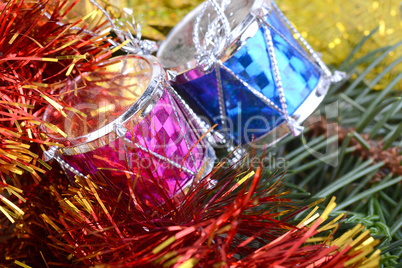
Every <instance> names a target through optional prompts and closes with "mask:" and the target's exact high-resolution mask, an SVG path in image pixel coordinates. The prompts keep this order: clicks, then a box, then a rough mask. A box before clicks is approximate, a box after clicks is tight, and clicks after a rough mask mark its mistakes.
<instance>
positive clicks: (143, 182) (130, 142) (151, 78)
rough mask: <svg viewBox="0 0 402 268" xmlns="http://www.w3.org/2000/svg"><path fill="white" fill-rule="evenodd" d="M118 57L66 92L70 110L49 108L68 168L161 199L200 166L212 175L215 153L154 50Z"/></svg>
mask: <svg viewBox="0 0 402 268" xmlns="http://www.w3.org/2000/svg"><path fill="white" fill-rule="evenodd" d="M114 61H115V63H113V64H110V65H109V66H107V67H105V68H101V69H100V70H97V71H95V72H93V73H91V74H87V75H85V74H84V75H83V76H82V78H79V79H78V80H76V81H74V82H72V83H71V84H72V85H71V86H70V87H69V89H67V90H65V91H64V94H63V95H64V96H63V101H64V102H65V103H66V104H67V105H68V108H67V109H68V112H67V113H66V115H67V116H66V117H64V116H62V115H61V114H60V111H58V110H57V109H55V108H53V107H49V108H48V109H47V111H46V113H45V118H44V120H46V121H48V122H50V123H53V124H54V125H56V126H57V127H58V128H59V129H61V130H63V131H64V132H66V134H67V137H66V138H63V137H60V136H57V135H56V134H55V133H53V134H50V136H51V137H52V138H53V139H55V140H57V141H59V142H61V143H64V145H65V146H66V147H64V148H61V149H60V150H59V151H60V153H61V155H62V158H63V160H64V161H65V162H67V163H68V164H69V165H70V166H71V167H73V168H74V169H76V170H77V171H79V172H81V173H83V174H85V175H87V174H91V176H93V177H95V176H97V177H99V176H101V177H104V178H106V179H107V180H106V181H108V182H109V183H113V184H114V185H115V186H117V187H118V188H120V189H121V190H122V191H123V192H125V193H128V191H129V188H131V189H133V191H134V193H135V194H136V196H137V198H138V199H139V200H141V201H143V202H144V201H151V202H152V203H153V204H158V203H161V202H163V201H164V200H165V199H166V198H171V197H172V196H175V195H177V194H178V193H181V191H182V190H185V188H186V187H188V186H190V185H191V183H192V181H193V179H194V178H195V177H196V176H197V174H198V173H199V172H202V173H203V174H208V173H209V172H210V171H211V169H212V167H213V164H214V163H213V161H214V158H215V155H214V152H213V149H212V148H211V147H210V146H209V144H208V143H207V142H206V141H204V140H200V137H201V135H200V133H197V128H196V126H194V125H193V123H192V122H193V121H192V119H191V118H187V115H186V114H185V113H183V110H182V104H181V103H180V101H178V100H177V99H176V98H175V94H174V93H175V92H174V91H173V89H172V88H171V87H170V86H169V85H168V84H167V83H166V82H165V76H166V74H165V73H164V71H163V69H162V68H161V66H160V65H159V63H158V62H157V61H156V59H155V58H154V57H151V56H148V57H138V56H128V57H119V58H117V59H114ZM122 64H124V65H127V66H129V67H127V68H121V66H122ZM172 92H173V93H172ZM203 174H199V175H201V176H202V175H203Z"/></svg>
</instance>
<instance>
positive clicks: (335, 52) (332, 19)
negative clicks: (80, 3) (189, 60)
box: [119, 0, 402, 89]
mask: <svg viewBox="0 0 402 268" xmlns="http://www.w3.org/2000/svg"><path fill="white" fill-rule="evenodd" d="M202 2H203V1H201V0H198V1H186V0H169V1H166V0H149V1H147V2H146V3H144V2H142V1H138V0H125V1H123V0H120V1H119V4H120V7H128V8H131V9H132V10H133V11H134V14H144V19H145V21H147V22H149V23H148V24H149V26H148V27H146V29H147V36H150V37H152V38H154V39H157V40H163V38H164V37H163V34H167V31H164V29H166V28H171V27H173V26H175V25H176V24H177V23H178V22H179V21H180V20H181V19H182V18H184V16H185V15H186V14H187V13H188V12H189V11H191V10H192V9H194V8H195V7H196V6H198V5H199V4H201V3H202ZM276 2H277V4H278V5H279V7H280V8H281V10H282V11H283V12H284V13H285V15H286V16H287V17H288V18H289V19H290V20H291V22H292V23H293V24H294V25H296V26H298V30H299V31H300V32H301V34H302V36H303V37H304V38H305V39H306V40H307V41H308V42H309V43H310V44H311V45H312V46H313V48H314V49H315V50H316V51H320V53H322V58H323V60H324V62H326V63H328V64H330V65H334V66H336V67H339V66H341V64H342V63H343V62H344V61H345V60H346V59H347V57H348V55H349V54H350V53H351V52H352V51H353V48H355V47H356V46H357V45H358V44H359V42H360V41H361V39H362V38H363V37H364V36H368V35H369V34H370V32H371V31H373V30H374V29H375V28H376V27H378V31H377V32H376V33H375V34H374V35H372V36H371V37H370V38H369V40H368V42H366V44H365V45H364V46H363V47H362V48H361V49H360V50H359V51H358V52H357V55H355V58H360V57H361V56H363V55H365V54H367V53H368V52H370V51H374V50H375V49H377V48H378V47H385V46H392V45H395V44H396V43H398V42H399V41H401V38H400V32H401V31H402V13H401V12H402V11H401V2H400V1H399V0H390V1H385V2H384V1H378V0H368V1H346V0H343V1H334V0H324V1H320V0H311V1H309V0H300V1H293V0H277V1H276ZM137 11H138V12H137ZM157 18H162V19H161V20H159V19H157ZM312 18H314V19H312ZM317 22H319V23H317ZM157 29H160V30H162V32H160V31H158V30H157ZM401 56H402V46H399V47H397V48H395V49H394V50H393V51H391V52H390V53H389V54H388V56H387V57H386V58H385V59H384V60H383V61H381V63H380V64H378V65H377V66H376V67H375V68H373V70H371V71H370V72H369V73H368V74H367V78H368V79H369V80H373V79H375V77H377V76H378V75H379V74H380V73H381V71H382V70H383V69H384V67H385V66H388V65H390V64H392V63H393V64H395V68H393V70H392V71H391V72H389V73H387V74H386V75H385V77H384V79H382V80H381V81H379V83H376V84H374V85H372V87H373V88H374V89H383V88H384V86H385V85H387V84H389V82H390V81H391V80H392V79H393V78H395V76H397V75H398V74H399V73H401V72H402V69H401V68H402V67H401V66H402V64H400V57H401ZM365 67H367V65H360V66H358V68H359V70H360V71H363V70H364V68H365ZM398 88H402V86H401V84H399V87H398Z"/></svg>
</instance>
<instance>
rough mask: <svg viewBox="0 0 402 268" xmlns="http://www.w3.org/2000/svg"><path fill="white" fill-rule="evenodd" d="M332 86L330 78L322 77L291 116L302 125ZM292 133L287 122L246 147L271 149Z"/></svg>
mask: <svg viewBox="0 0 402 268" xmlns="http://www.w3.org/2000/svg"><path fill="white" fill-rule="evenodd" d="M330 85H331V82H330V78H328V77H326V76H325V75H321V77H320V80H319V81H318V83H317V86H316V87H315V88H314V90H313V91H312V92H311V93H310V95H309V96H308V97H307V99H306V100H305V101H304V102H303V103H302V104H301V105H300V107H299V108H297V110H296V111H295V112H294V114H293V115H292V116H291V118H292V119H294V120H295V121H296V122H297V123H299V124H302V123H303V122H304V121H305V120H306V119H307V118H308V117H309V116H310V115H311V114H312V113H314V111H315V110H316V109H317V107H318V106H319V105H320V103H321V102H322V101H323V99H324V98H325V95H326V94H327V92H328V89H329V86H330ZM289 133H290V130H289V128H288V126H287V124H286V121H285V122H283V123H281V124H280V125H279V126H277V127H276V128H274V129H273V130H271V131H270V132H268V133H266V134H265V135H264V136H261V137H259V138H258V139H256V140H255V141H254V143H249V144H247V145H246V146H247V147H249V148H253V147H258V146H261V145H263V146H264V148H267V147H270V146H272V145H273V144H275V143H277V142H278V141H280V140H281V139H283V138H284V137H285V136H286V135H288V134H289Z"/></svg>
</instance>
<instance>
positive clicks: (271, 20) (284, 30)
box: [158, 0, 330, 145]
mask: <svg viewBox="0 0 402 268" xmlns="http://www.w3.org/2000/svg"><path fill="white" fill-rule="evenodd" d="M201 9H202V6H200V7H198V8H197V9H195V10H194V11H193V12H191V13H190V14H189V15H188V16H187V17H186V18H185V19H184V20H183V21H182V22H181V23H179V24H178V25H177V26H176V27H175V28H174V29H173V30H172V32H171V33H170V34H169V35H168V37H167V39H166V41H165V42H164V44H162V46H161V48H160V50H159V51H158V57H159V59H160V60H161V63H162V65H163V66H164V67H165V68H168V69H172V70H176V71H177V72H178V78H177V82H176V83H175V85H174V88H175V89H176V90H177V92H179V94H180V95H182V96H183V98H184V99H185V100H186V102H187V103H189V104H190V106H192V108H193V109H194V110H195V111H196V112H197V113H198V114H199V115H200V116H202V117H204V118H205V120H206V121H208V122H210V124H212V125H213V124H218V128H217V129H218V130H220V131H222V132H223V133H224V134H226V135H227V137H228V138H229V139H231V140H232V141H233V142H234V144H235V145H239V144H250V143H255V144H260V143H261V144H267V145H269V144H272V143H274V142H275V141H277V140H278V139H280V138H282V137H283V136H284V135H285V134H287V133H288V132H289V130H288V128H287V125H286V122H285V117H284V116H283V114H281V113H280V112H279V111H278V110H277V109H274V108H273V107H272V105H267V103H266V101H264V98H266V99H269V100H270V101H271V102H272V103H273V104H274V105H276V106H277V107H281V97H280V94H279V91H278V83H277V82H276V78H277V77H276V74H275V71H274V67H276V68H277V69H278V70H279V76H280V80H281V83H282V87H283V90H284V93H285V99H286V104H287V112H288V114H289V115H290V116H291V117H292V118H293V119H294V120H295V121H296V122H298V123H301V122H303V121H304V120H305V119H306V118H307V117H308V116H309V115H310V114H311V113H312V112H313V111H314V110H315V109H316V108H317V106H318V105H319V104H320V102H321V101H322V99H323V98H324V96H325V94H326V92H327V89H328V87H329V84H330V81H329V77H328V76H327V75H326V74H325V73H324V72H323V70H322V69H321V67H320V66H319V64H318V63H317V62H316V61H315V59H314V58H313V57H312V55H310V54H309V53H308V52H307V51H306V49H305V48H304V47H303V46H302V45H301V44H300V43H299V41H298V40H296V39H295V37H294V35H295V33H294V32H292V31H291V29H289V27H288V25H286V23H285V21H284V19H283V17H282V14H281V13H279V10H278V9H277V8H276V6H274V5H271V4H270V3H269V2H265V1H260V0H246V1H243V0H233V1H232V2H231V3H230V4H229V6H228V7H227V9H226V14H227V17H228V19H229V21H230V24H231V27H232V32H231V37H230V42H231V43H230V46H229V47H228V49H227V50H226V52H225V54H224V55H223V57H222V58H221V59H220V61H221V64H222V65H223V66H220V67H219V72H220V74H219V76H220V79H218V77H217V73H216V69H215V70H212V71H211V70H210V71H208V72H206V71H204V70H202V69H201V68H199V67H197V62H196V61H195V60H194V58H195V57H196V55H195V53H196V50H195V48H194V43H193V42H192V31H193V27H194V22H195V19H196V17H197V16H198V14H199V13H200V11H201ZM210 12H211V13H208V10H207V11H206V13H205V14H207V13H208V14H207V15H205V16H204V17H205V20H209V21H212V20H213V15H212V14H213V10H212V11H210ZM211 16H212V18H211ZM203 20H204V19H203ZM206 23H207V22H203V21H201V27H204V28H207V27H206V26H205V24H206ZM267 30H268V31H269V34H270V36H271V38H272V43H271V44H272V47H273V48H274V52H273V53H274V56H275V61H273V60H272V55H270V53H271V52H270V47H269V42H268V40H267ZM182 50H185V51H182ZM178 54H179V55H183V56H178V58H177V59H176V58H175V56H176V55H178ZM274 65H275V66H274ZM218 83H221V88H222V92H221V94H219V90H220V89H219V85H218ZM250 88H252V90H250ZM253 90H254V92H253Z"/></svg>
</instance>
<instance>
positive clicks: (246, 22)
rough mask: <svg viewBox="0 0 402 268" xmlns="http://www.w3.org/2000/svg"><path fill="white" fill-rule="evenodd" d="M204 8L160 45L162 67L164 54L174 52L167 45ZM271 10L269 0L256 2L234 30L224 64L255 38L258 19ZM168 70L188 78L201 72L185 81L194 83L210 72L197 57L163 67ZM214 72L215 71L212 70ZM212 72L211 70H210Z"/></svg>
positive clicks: (258, 23) (172, 31) (178, 26)
mask: <svg viewBox="0 0 402 268" xmlns="http://www.w3.org/2000/svg"><path fill="white" fill-rule="evenodd" d="M203 8H204V4H201V5H199V6H198V7H196V8H195V9H194V10H192V11H191V12H190V13H189V14H187V16H185V17H184V19H182V20H181V21H180V22H179V23H178V24H177V25H176V26H175V27H174V28H173V29H172V30H171V31H170V33H169V34H168V35H167V37H166V39H165V41H163V43H162V44H161V45H160V47H159V49H158V52H157V54H156V55H157V57H158V58H159V59H160V61H161V63H162V65H164V64H163V54H164V53H166V54H170V53H172V51H168V50H167V44H169V43H170V42H171V41H172V40H173V39H175V38H178V37H179V36H180V34H181V32H182V28H183V27H184V26H186V25H187V24H188V23H193V21H195V19H196V18H197V16H198V15H199V14H200V12H201V11H202V9H203ZM269 9H270V1H267V0H255V1H254V3H253V5H252V6H251V9H250V11H249V13H248V14H247V16H246V17H245V18H244V19H243V21H241V22H240V23H239V24H238V25H237V26H236V27H235V28H234V29H232V31H231V33H230V42H229V43H230V45H229V47H228V48H227V49H226V52H225V53H224V55H223V57H222V58H221V59H220V60H221V61H222V62H225V61H227V60H228V59H230V58H231V57H232V56H233V55H234V54H236V53H237V52H238V51H239V50H240V49H241V48H242V47H243V46H244V45H245V44H246V41H247V40H248V39H249V38H251V37H253V36H254V35H255V34H256V33H257V32H258V30H259V29H260V27H261V22H260V20H259V19H258V17H259V15H261V14H265V13H266V10H269ZM163 67H164V68H166V69H169V70H173V71H176V72H177V73H178V76H182V75H183V77H186V76H185V74H186V73H187V72H189V71H192V70H194V69H197V70H199V72H197V76H192V77H191V78H188V77H187V79H185V80H187V81H192V80H194V79H197V78H198V77H201V76H203V75H205V74H206V73H208V72H209V71H204V70H201V69H199V68H198V62H197V59H196V55H194V58H193V59H192V60H190V61H188V62H186V63H185V64H183V65H178V66H166V65H164V66H163ZM212 70H213V69H212ZM210 71H211V70H210Z"/></svg>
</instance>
